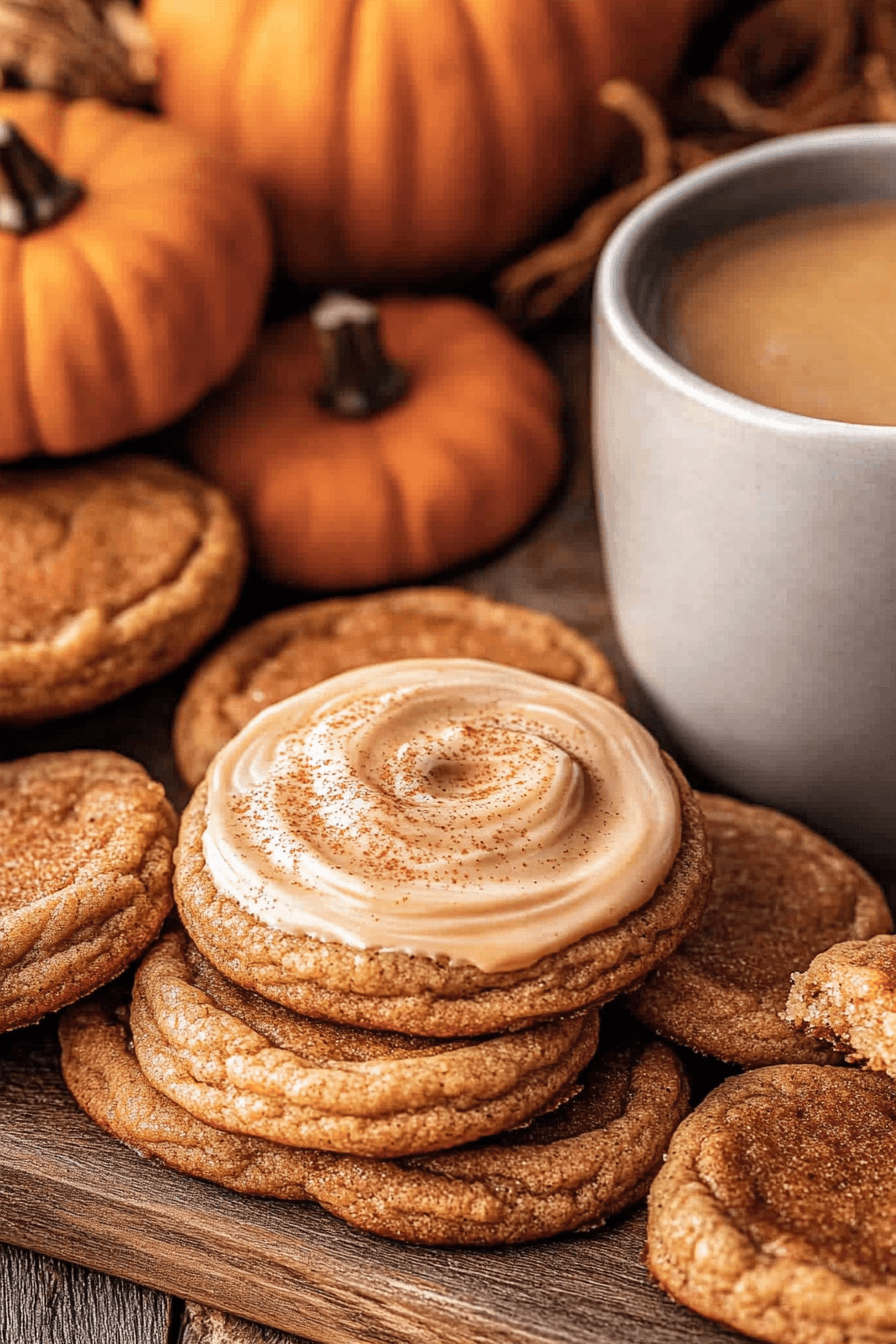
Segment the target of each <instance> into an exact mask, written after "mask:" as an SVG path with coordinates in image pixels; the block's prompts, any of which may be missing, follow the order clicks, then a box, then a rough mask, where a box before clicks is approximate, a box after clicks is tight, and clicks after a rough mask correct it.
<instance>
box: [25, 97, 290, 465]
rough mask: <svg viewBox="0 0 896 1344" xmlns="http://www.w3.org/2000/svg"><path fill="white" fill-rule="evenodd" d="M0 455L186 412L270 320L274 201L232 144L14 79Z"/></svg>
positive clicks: (112, 438)
mask: <svg viewBox="0 0 896 1344" xmlns="http://www.w3.org/2000/svg"><path fill="white" fill-rule="evenodd" d="M0 170H2V176H0V461H11V460H13V459H15V458H21V457H25V456H27V455H28V454H29V453H36V452H45V453H52V454H68V453H77V452H82V451H86V450H88V449H94V448H101V447H104V446H106V445H108V444H110V443H114V442H117V441H119V440H121V439H124V438H128V437H131V436H133V435H139V434H144V433H147V432H149V431H150V430H153V429H156V428H157V427H158V426H160V425H163V424H165V423H166V422H168V421H171V420H173V419H175V418H176V417H178V416H179V415H181V414H183V412H185V411H186V410H188V409H189V408H190V407H191V406H193V405H195V403H196V402H197V401H198V400H199V399H200V397H201V396H202V395H203V394H204V393H205V392H206V391H208V389H209V388H210V387H211V386H213V385H214V384H216V383H218V382H221V381H222V380H223V379H224V378H226V377H227V375H229V374H230V373H231V372H232V371H233V369H234V367H235V366H236V364H237V363H238V362H239V360H240V359H241V358H242V356H243V355H244V354H245V351H246V349H247V347H248V346H249V344H250V342H251V340H252V338H253V337H254V335H255V332H256V329H257V325H258V321H259V315H260V309H261V306H262V302H263V299H264V294H265V289H266V285H267V279H268V274H269V269H270V236H269V226H268V224H267V221H266V218H265V215H264V209H263V207H262V205H261V203H260V201H259V200H258V197H257V193H256V191H255V189H254V188H253V187H252V186H251V184H250V183H249V182H248V180H247V179H245V177H244V175H243V173H242V172H241V171H240V170H238V169H237V168H236V167H234V166H233V165H232V164H230V163H229V162H228V161H227V160H226V159H224V158H223V157H222V156H221V154H220V153H219V152H218V151H214V150H211V149H207V148H206V147H204V146H203V145H201V144H199V143H198V142H197V141H196V139H195V137H194V136H193V135H191V134H189V133H187V132H185V131H183V130H182V129H180V128H178V127H176V126H172V125H170V124H168V123H166V122H165V121H164V120H163V119H162V118H161V117H156V116H152V115H149V114H147V113H142V112H135V111H130V110H123V109H118V108H112V107H109V106H107V105H106V104H104V103H102V102H100V101H98V100H96V99H86V100H84V101H80V102H74V103H63V102H61V101H58V100H56V99H54V98H51V97H50V96H49V95H47V94H43V93H24V92H8V93H2V94H0Z"/></svg>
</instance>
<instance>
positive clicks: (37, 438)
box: [0, 247, 41, 460]
mask: <svg viewBox="0 0 896 1344" xmlns="http://www.w3.org/2000/svg"><path fill="white" fill-rule="evenodd" d="M15 253H16V257H15V275H14V277H13V282H12V288H14V290H15V295H14V296H13V295H11V294H10V293H9V291H7V292H6V293H5V294H4V299H5V300H6V303H7V311H9V310H11V309H12V308H13V307H14V308H15V312H16V326H17V328H18V337H19V339H18V340H17V341H16V343H15V346H16V349H17V351H19V352H21V353H20V358H21V379H20V380H19V385H20V386H21V387H22V388H23V389H24V394H25V395H24V396H23V397H21V398H20V404H21V408H22V412H23V414H24V417H25V421H26V424H27V428H28V437H29V440H30V446H31V447H33V446H35V445H37V444H39V443H40V442H41V433H40V426H39V424H38V419H37V401H36V399H35V389H34V379H33V378H32V376H31V368H30V364H29V359H28V323H27V321H26V318H25V250H24V248H21V247H17V248H16V249H15ZM0 460H2V459H0Z"/></svg>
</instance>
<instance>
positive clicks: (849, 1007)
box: [786, 934, 896, 1078]
mask: <svg viewBox="0 0 896 1344" xmlns="http://www.w3.org/2000/svg"><path fill="white" fill-rule="evenodd" d="M786 1012H787V1020H788V1022H790V1023H792V1024H793V1026H794V1027H797V1028H799V1029H800V1030H801V1031H804V1032H806V1033H807V1034H808V1035H809V1036H812V1037H815V1038H816V1039H818V1040H820V1041H829V1042H830V1043H831V1044H832V1045H833V1046H834V1047H835V1048H836V1049H837V1050H842V1051H844V1052H845V1053H846V1057H847V1059H849V1060H850V1062H853V1063H854V1062H856V1061H858V1060H864V1061H866V1062H867V1066H868V1068H869V1069H882V1070H884V1071H885V1072H887V1073H888V1074H889V1075H890V1077H891V1078H896V937H893V936H892V935H890V934H881V935H879V936H878V937H877V938H870V939H869V940H868V941H867V942H844V943H836V944H835V945H834V946H833V947H830V948H828V950H827V951H826V952H820V953H819V955H818V956H817V957H815V959H814V960H813V961H812V963H811V965H810V966H809V969H808V970H807V971H804V972H803V974H802V975H799V974H797V975H794V977H793V987H792V988H791V991H790V995H789V997H788V999H787V1009H786Z"/></svg>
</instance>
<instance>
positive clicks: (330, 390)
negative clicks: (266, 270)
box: [311, 292, 410, 419]
mask: <svg viewBox="0 0 896 1344" xmlns="http://www.w3.org/2000/svg"><path fill="white" fill-rule="evenodd" d="M311 321H312V322H313V324H314V329H315V331H316V333H317V338H318V341H319V343H320V350H321V355H322V356H323V361H324V385H323V387H322V388H321V390H320V392H319V394H318V396H319V399H320V402H321V404H322V405H323V406H326V407H327V409H328V410H331V411H335V412H336V414H337V415H344V416H347V417H349V418H351V419H362V418H363V417H365V416H368V415H376V413H377V412H378V411H385V410H386V409H387V408H388V407H389V406H393V405H394V404H395V402H396V401H399V400H400V399H401V398H402V397H403V396H404V394H405V392H406V391H407V389H408V384H409V381H410V379H409V377H408V372H407V370H406V369H403V368H402V367H401V365H400V364H396V363H395V362H394V361H393V360H391V359H389V357H388V356H387V355H386V354H385V352H384V350H383V347H382V345H381V344H380V316H379V311H378V309H377V307H376V305H375V304H373V303H367V302H366V300H364V299H356V298H355V297H354V296H353V295H351V294H339V293H336V292H333V293H330V294H325V295H324V297H323V298H322V299H321V300H320V302H319V303H318V304H316V305H315V307H314V308H312V310H311Z"/></svg>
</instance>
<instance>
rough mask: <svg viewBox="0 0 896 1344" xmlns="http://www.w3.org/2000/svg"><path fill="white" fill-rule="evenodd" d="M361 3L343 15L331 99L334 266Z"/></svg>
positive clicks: (339, 247) (341, 232)
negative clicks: (341, 34)
mask: <svg viewBox="0 0 896 1344" xmlns="http://www.w3.org/2000/svg"><path fill="white" fill-rule="evenodd" d="M363 3H364V0H348V13H347V14H346V16H345V23H344V27H343V35H344V36H343V42H342V48H341V50H340V53H339V61H338V69H337V76H336V81H335V87H336V89H337V90H339V94H338V96H337V97H336V98H335V99H334V113H333V117H332V121H331V136H332V140H331V144H330V161H331V163H332V165H333V172H332V178H331V186H330V192H329V198H328V201H327V204H328V206H329V232H330V242H329V243H328V245H327V254H328V256H329V257H330V258H331V259H333V260H335V262H336V265H337V267H338V265H339V261H340V259H341V258H342V257H344V256H345V253H346V250H347V247H348V240H347V238H346V233H345V222H344V217H343V215H342V212H341V211H340V210H338V209H334V208H333V204H334V202H335V201H339V200H346V199H348V197H349V183H350V182H351V174H350V172H349V135H348V127H349V102H348V99H349V90H350V89H351V88H352V86H353V83H354V80H353V75H352V71H353V66H354V65H355V63H356V60H357V57H358V51H357V47H358V45H359V43H358V27H359V19H360V14H361V7H362V5H363ZM349 217H350V215H348V214H347V215H346V216H345V218H349ZM325 269H327V270H330V269H331V263H330V262H328V263H327V265H326V267H325Z"/></svg>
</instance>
